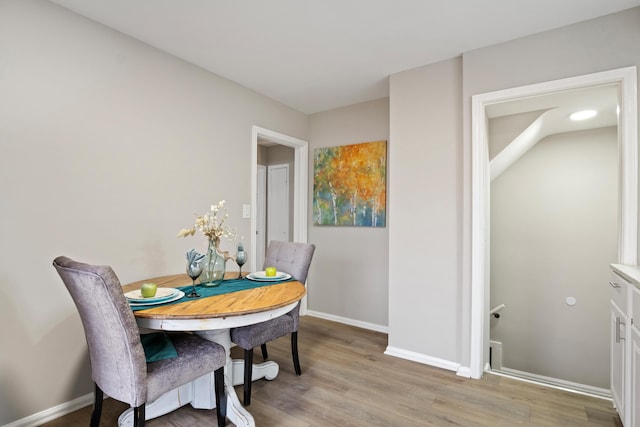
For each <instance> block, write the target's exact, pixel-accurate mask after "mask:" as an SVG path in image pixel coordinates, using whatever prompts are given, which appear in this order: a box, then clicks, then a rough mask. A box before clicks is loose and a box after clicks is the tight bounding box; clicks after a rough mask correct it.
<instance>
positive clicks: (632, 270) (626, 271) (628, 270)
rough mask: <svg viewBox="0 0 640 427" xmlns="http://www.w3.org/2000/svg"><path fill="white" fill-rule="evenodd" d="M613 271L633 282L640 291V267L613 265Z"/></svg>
mask: <svg viewBox="0 0 640 427" xmlns="http://www.w3.org/2000/svg"><path fill="white" fill-rule="evenodd" d="M611 270H613V271H614V272H615V273H618V274H619V275H620V276H622V277H623V278H625V279H626V280H628V281H629V282H631V283H632V284H633V285H634V286H635V287H636V288H639V289H640V266H638V265H623V264H611Z"/></svg>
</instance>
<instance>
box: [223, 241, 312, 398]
mask: <svg viewBox="0 0 640 427" xmlns="http://www.w3.org/2000/svg"><path fill="white" fill-rule="evenodd" d="M315 249H316V246H315V245H314V244H311V243H296V242H281V241H277V240H272V241H270V242H269V246H268V248H267V253H266V255H265V260H264V268H267V267H276V269H277V270H278V271H282V272H285V273H288V274H290V275H291V277H293V278H294V279H296V280H297V281H299V282H301V283H303V284H304V283H305V282H306V281H307V273H308V272H309V266H310V265H311V260H312V259H313V253H314V252H315ZM299 319H300V303H299V302H298V304H297V305H296V306H295V308H293V309H292V310H291V311H290V312H288V313H286V314H284V315H282V316H279V317H276V318H274V319H271V320H267V321H266V322H261V323H256V324H254V325H248V326H242V327H240V328H234V329H231V341H233V342H234V343H235V344H236V345H238V346H239V347H241V348H242V349H243V350H244V399H243V400H244V404H245V406H248V405H250V404H251V376H252V375H253V365H252V363H253V349H254V347H257V346H260V347H261V349H262V357H263V358H264V359H265V360H266V359H267V358H268V357H269V355H268V353H267V342H269V341H273V340H275V339H277V338H280V337H283V336H285V335H287V334H291V356H292V357H293V367H294V369H295V372H296V375H300V374H301V373H302V371H301V370H300V359H299V357H298V324H299Z"/></svg>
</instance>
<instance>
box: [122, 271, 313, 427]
mask: <svg viewBox="0 0 640 427" xmlns="http://www.w3.org/2000/svg"><path fill="white" fill-rule="evenodd" d="M232 274H233V275H235V276H237V275H238V273H227V275H226V276H225V278H227V277H230V275H232ZM245 280H248V279H245ZM148 282H151V283H155V284H157V285H158V287H172V288H177V287H182V286H187V285H190V284H191V283H192V282H191V279H190V278H189V276H187V275H186V274H176V275H171V276H163V277H154V278H149V279H145V280H140V281H138V282H134V283H130V284H127V285H124V286H123V292H125V293H126V292H129V291H132V290H136V289H140V287H141V285H142V284H143V283H148ZM260 285H261V286H260V287H256V288H252V289H245V290H239V291H236V292H231V293H224V294H221V295H215V296H208V297H201V298H183V300H181V302H180V303H177V304H167V305H158V306H153V307H149V308H145V309H143V310H137V311H134V316H135V318H136V322H137V323H138V326H139V327H140V331H141V333H145V332H147V331H148V332H152V331H190V332H194V333H196V334H198V335H199V336H201V337H202V338H204V339H207V340H209V341H214V342H216V343H218V344H220V345H222V346H223V347H224V349H225V351H226V353H227V364H226V366H225V391H226V397H227V399H226V401H227V414H226V415H227V418H228V419H229V420H230V421H231V422H233V423H234V424H235V425H236V426H247V427H252V426H255V421H254V419H253V417H252V416H251V414H250V413H249V412H248V411H247V410H246V409H245V408H244V407H243V406H242V405H241V403H240V401H239V399H238V396H237V395H236V392H235V389H234V388H233V386H234V385H238V384H242V383H243V379H244V360H241V359H239V360H232V359H231V356H230V349H231V345H232V344H231V337H230V329H231V328H235V327H239V326H246V325H252V324H255V323H260V322H264V321H266V320H269V319H273V318H275V317H278V316H282V315H284V314H286V313H288V312H289V311H291V310H292V309H293V308H294V307H295V306H296V304H297V303H298V302H299V301H300V300H301V299H302V297H304V295H305V292H306V291H305V287H304V285H303V284H302V283H300V282H298V281H286V282H273V283H268V284H265V283H261V284H260ZM265 285H266V286H265ZM278 371H279V367H278V364H277V363H275V362H273V361H267V362H264V363H260V364H254V366H253V376H252V380H253V381H255V380H256V379H259V378H266V379H268V380H272V379H274V378H276V376H277V375H278ZM213 385H214V380H213V372H212V373H211V374H208V375H205V376H203V377H200V378H198V379H196V380H195V381H193V382H191V383H189V384H185V385H184V386H181V387H179V388H177V389H175V390H172V391H170V392H168V393H166V394H165V395H163V396H161V397H159V398H158V399H156V400H154V401H153V402H149V403H147V405H146V418H147V419H152V418H156V417H158V416H160V415H164V414H166V413H169V412H171V411H173V410H175V409H177V408H179V407H181V406H183V405H186V404H187V403H190V404H191V405H192V406H193V407H194V408H198V409H213V408H215V394H214V387H213ZM118 425H119V426H121V427H123V426H132V425H133V409H131V408H130V409H127V410H126V411H125V412H124V413H122V415H120V417H119V419H118Z"/></svg>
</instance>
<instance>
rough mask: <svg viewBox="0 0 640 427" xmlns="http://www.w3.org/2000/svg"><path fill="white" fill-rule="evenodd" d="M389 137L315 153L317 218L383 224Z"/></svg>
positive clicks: (325, 221) (326, 221) (340, 222)
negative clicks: (384, 139)
mask: <svg viewBox="0 0 640 427" xmlns="http://www.w3.org/2000/svg"><path fill="white" fill-rule="evenodd" d="M386 154H387V146H386V141H376V142H368V143H362V144H353V145H344V146H339V147H329V148H323V149H318V150H316V151H315V153H314V166H315V175H314V222H315V223H316V224H332V225H353V226H374V227H384V226H385V222H386V212H385V204H386Z"/></svg>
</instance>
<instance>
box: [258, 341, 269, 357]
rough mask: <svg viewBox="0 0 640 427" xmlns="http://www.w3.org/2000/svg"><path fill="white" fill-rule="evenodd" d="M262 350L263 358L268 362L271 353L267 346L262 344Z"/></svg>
mask: <svg viewBox="0 0 640 427" xmlns="http://www.w3.org/2000/svg"><path fill="white" fill-rule="evenodd" d="M260 350H262V358H263V359H264V360H267V359H268V358H269V353H267V344H266V343H265V344H261V345H260Z"/></svg>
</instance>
